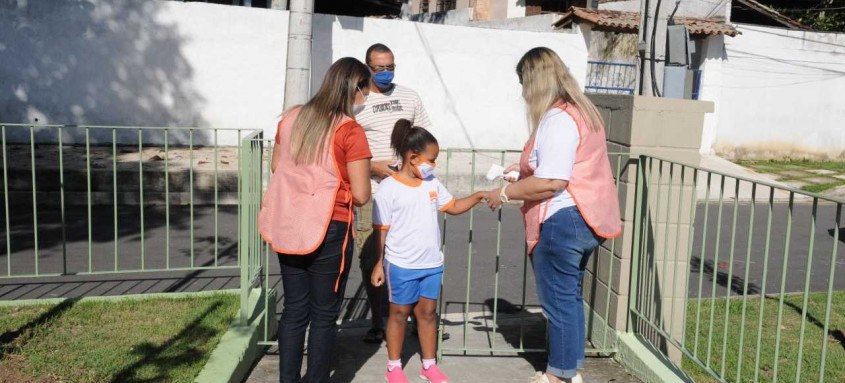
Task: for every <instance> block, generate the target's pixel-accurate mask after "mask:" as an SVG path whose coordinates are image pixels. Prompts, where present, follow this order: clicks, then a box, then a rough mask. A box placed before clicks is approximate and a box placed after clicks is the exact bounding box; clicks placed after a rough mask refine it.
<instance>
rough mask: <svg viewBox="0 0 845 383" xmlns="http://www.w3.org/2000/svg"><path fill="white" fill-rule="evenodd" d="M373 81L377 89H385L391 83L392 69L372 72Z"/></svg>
mask: <svg viewBox="0 0 845 383" xmlns="http://www.w3.org/2000/svg"><path fill="white" fill-rule="evenodd" d="M373 82H374V83H375V84H376V86H377V87H378V88H379V89H387V88H389V87H390V84H392V83H393V71H392V70H386V71H382V72H376V73H374V74H373Z"/></svg>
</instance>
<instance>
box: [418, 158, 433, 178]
mask: <svg viewBox="0 0 845 383" xmlns="http://www.w3.org/2000/svg"><path fill="white" fill-rule="evenodd" d="M417 175H418V176H419V177H420V178H421V179H424V180H426V179H429V178H431V177H434V165H432V164H431V163H429V162H428V161H426V162H422V163H420V164H419V165H417Z"/></svg>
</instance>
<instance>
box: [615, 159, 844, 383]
mask: <svg viewBox="0 0 845 383" xmlns="http://www.w3.org/2000/svg"><path fill="white" fill-rule="evenodd" d="M639 162H640V164H641V166H640V167H639V171H638V174H637V181H636V182H637V197H636V199H637V209H638V213H637V214H636V219H635V222H634V225H635V227H634V232H635V236H634V247H633V249H634V256H633V259H632V272H631V296H630V300H629V304H630V309H629V331H633V332H635V333H637V334H638V335H640V337H641V339H643V340H644V341H645V342H647V343H649V344H650V345H651V346H652V347H653V348H654V349H655V350H657V351H658V352H660V353H662V354H663V355H665V356H666V357H667V358H669V359H670V360H671V361H672V362H674V363H675V364H677V365H679V366H683V369H684V370H685V371H686V372H687V373H688V374H690V375H691V377H693V378H694V379H696V380H698V379H715V380H717V381H720V382H727V381H733V382H758V381H762V382H778V381H795V382H803V381H814V382H823V381H837V382H838V381H842V380H843V379H845V351H843V349H845V337H843V336H842V335H841V330H838V329H837V328H834V325H833V322H832V315H833V316H834V317H836V318H839V319H838V321H839V322H838V326H841V325H842V317H841V313H837V312H836V311H835V309H836V307H840V310H841V304H842V302H843V299H845V294H843V292H842V291H843V290H845V278H842V277H841V276H840V277H837V273H839V274H841V273H842V272H845V270H843V269H845V265H843V263H842V260H843V257H845V254H843V250H842V247H840V246H839V242H840V241H842V240H843V238H842V237H841V232H842V230H843V229H842V226H843V221H842V208H843V201H841V200H836V199H833V198H827V197H824V196H820V195H816V194H812V193H806V192H802V191H800V190H797V189H793V188H790V187H786V186H783V185H778V184H776V183H771V182H760V181H755V180H752V179H748V178H743V177H738V176H732V175H729V174H726V173H722V172H717V171H712V170H707V169H703V168H701V167H697V166H693V165H687V164H684V163H681V162H676V161H671V160H667V159H661V158H657V157H651V156H641V157H640V160H639ZM834 303H838V306H835V305H834ZM837 331H838V335H837ZM837 343H839V345H837ZM833 353H835V354H833ZM831 356H832V357H831Z"/></svg>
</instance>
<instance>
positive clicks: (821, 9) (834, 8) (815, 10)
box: [777, 7, 845, 12]
mask: <svg viewBox="0 0 845 383" xmlns="http://www.w3.org/2000/svg"><path fill="white" fill-rule="evenodd" d="M841 10H845V7H833V8H793V9H778V10H777V11H778V12H822V11H841Z"/></svg>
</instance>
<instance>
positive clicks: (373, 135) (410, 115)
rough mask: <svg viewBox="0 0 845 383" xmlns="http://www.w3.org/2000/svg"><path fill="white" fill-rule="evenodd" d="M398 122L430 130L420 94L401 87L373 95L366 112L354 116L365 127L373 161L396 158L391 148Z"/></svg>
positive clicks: (365, 104) (368, 97)
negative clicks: (391, 140) (405, 122)
mask: <svg viewBox="0 0 845 383" xmlns="http://www.w3.org/2000/svg"><path fill="white" fill-rule="evenodd" d="M399 119H406V120H408V121H411V123H413V124H414V126H419V127H422V128H425V129H431V121H430V120H429V119H428V114H427V113H426V112H425V108H423V104H422V101H421V100H420V96H419V95H417V92H414V91H413V90H411V89H409V88H406V87H404V86H401V85H396V84H394V85H393V89H391V90H390V91H388V92H385V93H377V92H370V95H369V96H367V102H365V103H364V110H362V111H361V112H360V113H358V114H356V115H355V121H357V122H358V124H360V125H361V127H363V128H364V132H365V133H366V134H367V142H369V144H370V151H371V152H372V153H373V161H385V160H393V159H395V158H394V157H395V155H394V153H393V149H392V148H391V147H390V135H391V134H393V125H395V124H396V121H398V120H399Z"/></svg>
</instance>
